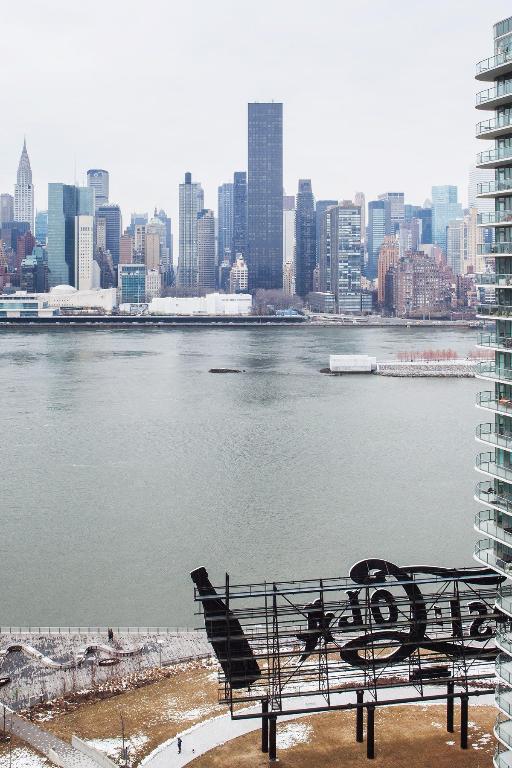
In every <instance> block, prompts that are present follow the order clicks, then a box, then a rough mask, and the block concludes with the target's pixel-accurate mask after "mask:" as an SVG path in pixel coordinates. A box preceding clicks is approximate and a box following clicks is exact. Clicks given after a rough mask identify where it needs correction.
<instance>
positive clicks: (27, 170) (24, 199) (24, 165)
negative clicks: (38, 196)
mask: <svg viewBox="0 0 512 768" xmlns="http://www.w3.org/2000/svg"><path fill="white" fill-rule="evenodd" d="M14 221H26V222H28V224H29V225H30V231H31V232H32V233H33V232H34V187H33V184H32V169H31V167H30V160H29V157H28V152H27V143H26V141H23V150H22V152H21V157H20V163H19V165H18V177H17V180H16V184H15V187H14Z"/></svg>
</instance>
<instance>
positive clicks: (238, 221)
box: [231, 171, 247, 257]
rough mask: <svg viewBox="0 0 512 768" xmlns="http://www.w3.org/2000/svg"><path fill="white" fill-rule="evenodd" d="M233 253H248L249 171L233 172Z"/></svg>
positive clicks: (243, 254)
mask: <svg viewBox="0 0 512 768" xmlns="http://www.w3.org/2000/svg"><path fill="white" fill-rule="evenodd" d="M231 253H232V254H237V253H241V254H242V256H244V257H245V255H246V253H247V173H246V172H245V171H235V172H234V174H233V242H232V245H231Z"/></svg>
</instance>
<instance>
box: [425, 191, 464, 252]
mask: <svg viewBox="0 0 512 768" xmlns="http://www.w3.org/2000/svg"><path fill="white" fill-rule="evenodd" d="M461 218H462V206H461V204H460V203H459V202H458V191H457V187H455V186H453V185H450V184H445V185H444V186H438V187H432V242H433V244H434V245H437V246H439V248H440V249H441V250H442V252H443V253H444V255H446V227H447V226H448V223H449V222H450V221H453V220H454V219H461Z"/></svg>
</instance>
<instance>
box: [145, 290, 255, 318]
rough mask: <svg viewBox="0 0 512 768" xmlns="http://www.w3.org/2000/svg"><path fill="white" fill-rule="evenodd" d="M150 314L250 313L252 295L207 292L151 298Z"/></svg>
mask: <svg viewBox="0 0 512 768" xmlns="http://www.w3.org/2000/svg"><path fill="white" fill-rule="evenodd" d="M148 311H149V314H150V315H231V316H236V315H250V314H251V311H252V296H251V295H250V294H247V293H207V294H206V296H186V297H176V296H166V297H165V298H160V299H153V301H152V302H151V303H150V305H149V308H148Z"/></svg>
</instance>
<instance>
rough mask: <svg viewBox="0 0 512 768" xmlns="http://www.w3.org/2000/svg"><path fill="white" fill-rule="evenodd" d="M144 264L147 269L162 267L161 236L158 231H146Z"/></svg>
mask: <svg viewBox="0 0 512 768" xmlns="http://www.w3.org/2000/svg"><path fill="white" fill-rule="evenodd" d="M125 263H126V262H125ZM144 264H145V265H146V267H147V269H160V236H159V235H158V233H157V232H146V241H145V248H144Z"/></svg>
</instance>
